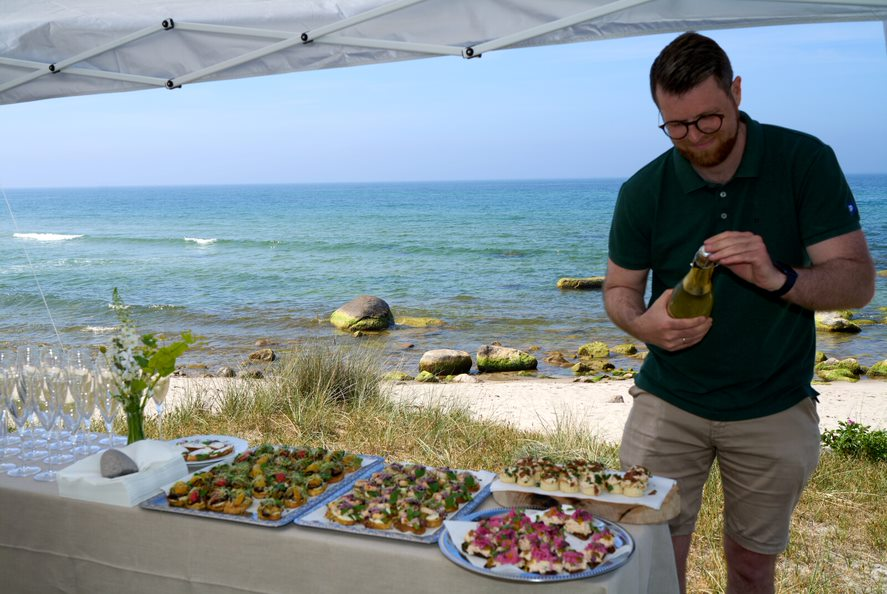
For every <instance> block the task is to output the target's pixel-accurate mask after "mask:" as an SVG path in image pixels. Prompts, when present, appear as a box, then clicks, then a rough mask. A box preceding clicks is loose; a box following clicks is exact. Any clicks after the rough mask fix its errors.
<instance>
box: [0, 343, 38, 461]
mask: <svg viewBox="0 0 887 594" xmlns="http://www.w3.org/2000/svg"><path fill="white" fill-rule="evenodd" d="M8 373H12V374H13V376H14V378H13V381H12V383H13V389H12V390H10V391H9V392H7V393H6V394H5V396H4V401H5V404H6V411H7V412H8V413H9V416H10V417H11V418H12V421H13V422H14V423H15V427H16V430H17V432H18V434H19V435H21V434H22V431H23V430H24V428H25V423H27V421H28V417H30V416H31V404H30V399H29V398H28V394H27V391H28V387H29V382H28V381H27V379H26V377H25V375H24V374H23V371H22V369H21V367H20V366H19V365H18V360H17V361H16V367H15V369H14V370H8ZM30 441H31V440H26V439H23V440H22V454H21V455H20V456H19V460H21V464H19V465H18V466H17V467H15V468H13V469H12V470H10V471H8V472H7V473H6V474H7V475H9V476H14V477H25V476H32V475H35V474H37V473H38V472H40V467H39V466H28V465H26V464H25V460H26V458H25V450H26V449H27V447H28V446H29V445H30Z"/></svg>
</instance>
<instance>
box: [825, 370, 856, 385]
mask: <svg viewBox="0 0 887 594" xmlns="http://www.w3.org/2000/svg"><path fill="white" fill-rule="evenodd" d="M816 375H818V376H819V377H821V378H822V379H824V380H825V381H827V382H858V381H859V376H858V375H856V374H854V373H853V372H852V371H850V370H849V369H843V368H840V367H836V368H834V369H821V370H819V371H817V372H816Z"/></svg>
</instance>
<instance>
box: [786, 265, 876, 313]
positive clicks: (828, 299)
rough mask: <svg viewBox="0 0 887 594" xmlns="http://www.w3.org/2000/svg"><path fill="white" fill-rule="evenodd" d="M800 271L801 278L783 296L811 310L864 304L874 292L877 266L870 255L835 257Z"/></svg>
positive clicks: (861, 305) (853, 306)
mask: <svg viewBox="0 0 887 594" xmlns="http://www.w3.org/2000/svg"><path fill="white" fill-rule="evenodd" d="M797 272H798V280H797V281H796V282H795V286H794V287H792V290H791V291H789V292H788V293H786V294H785V297H784V298H785V299H786V300H787V301H790V302H792V303H795V304H797V305H800V306H801V307H805V308H807V309H809V310H813V311H825V310H832V309H841V308H845V307H852V308H855V307H863V306H865V305H866V304H867V303H868V302H869V301H871V300H872V297H873V296H874V294H875V269H874V265H873V263H872V261H871V260H870V259H859V260H851V259H845V258H836V259H834V260H829V261H828V262H823V263H822V264H819V265H816V266H814V267H812V268H802V269H798V271H797Z"/></svg>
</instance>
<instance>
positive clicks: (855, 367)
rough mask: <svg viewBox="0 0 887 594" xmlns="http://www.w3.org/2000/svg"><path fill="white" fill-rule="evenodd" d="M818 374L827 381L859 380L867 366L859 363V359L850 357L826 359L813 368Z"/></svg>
mask: <svg viewBox="0 0 887 594" xmlns="http://www.w3.org/2000/svg"><path fill="white" fill-rule="evenodd" d="M813 369H814V371H815V372H816V375H818V376H819V377H821V378H822V379H824V380H826V381H848V382H855V381H858V380H859V376H860V375H861V374H865V371H866V370H865V368H864V367H862V366H861V365H860V364H859V361H858V360H856V359H854V358H852V357H848V358H847V359H841V360H838V359H826V360H825V361H823V362H822V363H817V364H816V366H815V367H814V368H813Z"/></svg>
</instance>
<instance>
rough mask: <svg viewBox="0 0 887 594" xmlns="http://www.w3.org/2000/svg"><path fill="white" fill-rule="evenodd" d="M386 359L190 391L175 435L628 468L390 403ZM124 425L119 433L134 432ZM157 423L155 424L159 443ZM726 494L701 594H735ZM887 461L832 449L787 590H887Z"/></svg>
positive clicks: (462, 416) (804, 517)
mask: <svg viewBox="0 0 887 594" xmlns="http://www.w3.org/2000/svg"><path fill="white" fill-rule="evenodd" d="M382 368H383V366H382V365H381V360H380V356H379V355H378V354H377V353H374V352H372V351H368V350H366V349H354V350H349V349H345V348H342V347H330V346H324V345H320V344H313V345H305V346H304V347H303V348H300V349H299V350H298V351H294V352H292V353H288V354H285V356H284V357H283V358H282V359H281V360H280V361H278V362H276V363H275V364H274V365H273V366H272V369H271V370H270V371H269V373H268V374H266V377H265V378H264V379H262V380H242V381H232V382H229V383H228V385H226V388H225V389H224V390H223V391H222V392H221V393H219V394H214V395H207V394H205V393H199V392H194V393H189V394H188V395H187V396H186V398H185V399H184V400H183V401H182V402H180V403H179V405H178V406H177V407H176V408H174V409H173V410H172V411H170V412H168V413H167V414H166V415H165V416H164V419H163V432H164V434H165V436H167V437H169V436H171V435H174V436H175V435H178V436H184V435H191V434H226V435H235V436H238V437H241V438H243V439H246V440H248V441H249V442H250V443H252V444H258V443H275V444H290V445H296V444H308V445H314V446H323V447H327V448H340V449H345V450H349V451H353V452H359V453H364V454H370V455H378V456H384V457H385V458H386V459H388V460H390V461H411V462H417V463H422V464H428V465H437V466H439V465H446V466H451V467H455V468H471V469H487V470H493V471H496V470H498V469H500V468H502V467H503V466H505V465H507V464H508V463H510V462H511V461H513V460H515V459H516V458H519V457H522V456H525V455H534V456H543V455H546V456H551V457H552V458H555V459H569V458H574V457H585V458H589V459H594V460H600V461H601V462H603V463H605V464H607V465H608V466H609V467H616V466H617V464H618V446H617V445H615V444H612V443H605V442H603V441H601V440H599V439H598V438H597V437H596V436H595V435H593V434H591V433H589V432H588V431H586V430H584V429H583V428H582V427H581V426H578V424H576V423H574V422H573V421H572V420H571V419H569V418H559V419H558V422H557V423H556V424H555V425H554V426H552V427H546V429H545V431H541V432H540V431H526V430H520V429H518V428H516V427H514V426H512V425H509V424H507V423H497V422H492V421H483V420H479V419H477V418H476V417H474V416H472V415H471V414H470V413H469V412H468V411H467V410H466V409H464V408H461V407H459V406H457V405H454V404H452V403H446V404H431V405H427V404H426V405H421V406H420V405H416V404H413V403H409V402H403V401H398V400H395V399H392V398H389V397H388V395H387V394H386V386H387V384H386V383H385V382H383V381H382V378H381V375H382V372H381V370H382ZM122 427H123V426H122V424H121V425H120V426H119V427H118V430H120V429H121V428H122ZM157 429H158V428H157V424H156V422H148V423H146V432H147V433H148V436H149V437H157ZM722 505H723V492H722V490H721V488H720V482H719V477H718V474H717V469H715V471H714V472H713V473H712V476H711V477H710V479H709V481H708V483H707V484H706V487H705V492H704V496H703V504H702V510H701V512H700V516H699V522H698V525H697V531H696V534H695V535H694V542H693V548H692V550H691V555H690V560H689V573H688V589H689V591H691V592H724V591H725V590H726V581H725V579H726V578H725V575H726V570H725V562H724V559H723V555H722V553H721V542H722V541H721V533H722V530H723V522H722V519H721V512H720V510H721V508H722ZM885 559H887V463H884V462H872V461H866V460H859V459H853V458H847V457H842V456H838V455H836V454H833V453H831V452H829V451H824V452H823V455H822V457H821V460H820V463H819V467H818V469H817V471H816V473H815V474H814V476H813V478H812V479H811V481H810V484H809V486H808V487H807V489H806V491H805V492H804V495H803V497H802V499H801V501H800V503H799V505H798V508H797V509H796V511H795V514H794V516H793V522H792V532H791V544H790V545H789V548H788V550H787V551H786V552H785V554H784V555H782V556H780V560H779V563H778V568H777V591H778V592H784V593H795V592H809V593H823V594H825V593H834V592H880V591H884V588H885V586H887V576H885V575H883V574H882V572H884V573H887V563H885Z"/></svg>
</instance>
